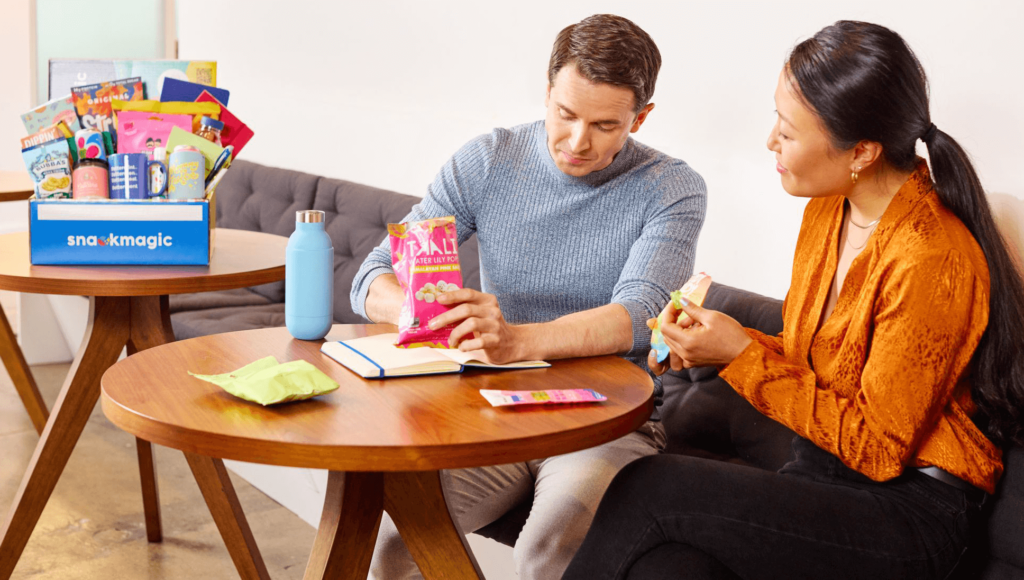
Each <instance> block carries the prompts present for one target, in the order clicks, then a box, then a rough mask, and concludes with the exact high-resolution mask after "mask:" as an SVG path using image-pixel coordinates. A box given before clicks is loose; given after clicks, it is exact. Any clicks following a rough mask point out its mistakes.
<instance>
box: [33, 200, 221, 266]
mask: <svg viewBox="0 0 1024 580" xmlns="http://www.w3.org/2000/svg"><path fill="white" fill-rule="evenodd" d="M214 207H215V205H214V199H213V196H212V195H210V196H208V197H207V198H206V199H195V200H174V201H150V200H106V199H102V200H92V199H90V200H49V199H34V198H33V199H30V200H29V248H30V251H31V260H32V263H33V264H35V265H44V264H45V265H178V266H207V265H209V263H210V256H211V254H212V252H213V231H214V230H213V226H212V224H214V223H215V218H214V216H213V215H211V214H213V213H214V211H212V210H213V209H214Z"/></svg>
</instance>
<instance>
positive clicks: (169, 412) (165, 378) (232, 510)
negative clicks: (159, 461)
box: [102, 325, 654, 580]
mask: <svg viewBox="0 0 1024 580" xmlns="http://www.w3.org/2000/svg"><path fill="white" fill-rule="evenodd" d="M393 329H394V327H391V326H388V325H344V326H343V325H336V326H335V327H334V328H333V330H332V332H331V334H330V335H328V339H332V340H343V339H348V338H355V337H358V336H366V335H367V334H376V333H380V332H389V331H393ZM321 344H322V341H302V340H295V339H293V338H292V337H291V336H289V334H288V331H287V330H285V329H284V328H268V329H261V330H248V331H242V332H232V333H226V334H217V335H212V336H205V337H201V338H195V339H190V340H183V341H181V342H176V343H173V344H167V345H164V346H160V347H157V348H153V349H150V350H148V351H146V352H143V353H139V354H137V355H135V356H132V357H129V358H127V359H125V360H123V361H121V362H119V363H117V364H115V365H114V366H113V367H111V368H110V370H109V371H107V373H106V374H105V375H104V376H103V397H102V405H103V412H104V413H105V414H106V415H107V417H108V418H109V419H110V420H111V421H112V422H113V423H114V424H115V425H117V426H118V427H120V428H122V429H124V430H125V431H127V432H129V433H131V434H133V435H135V436H136V437H139V438H141V439H145V440H148V441H153V442H154V443H159V444H160V445H165V446H168V447H172V448H175V449H180V450H182V451H184V452H185V457H186V458H187V459H188V461H189V465H190V466H191V467H192V472H193V474H195V477H196V481H198V482H199V486H200V487H201V488H202V491H203V496H204V498H205V499H206V502H207V504H208V505H209V507H210V511H211V513H213V515H214V518H215V519H216V521H217V526H218V528H219V529H220V532H221V535H222V537H223V538H224V542H225V544H227V547H228V551H229V552H230V554H231V557H232V560H233V561H234V563H235V566H236V568H237V569H238V572H239V574H240V575H241V577H242V578H246V579H249V578H253V579H256V578H260V579H262V578H268V577H269V576H268V574H267V569H266V566H265V565H264V563H263V560H262V558H261V557H260V553H259V549H258V548H257V546H256V543H255V541H254V540H253V537H252V533H251V532H250V530H249V527H248V524H247V523H246V521H245V516H244V515H243V514H242V510H241V507H240V506H239V504H238V499H237V498H236V497H235V496H234V492H233V491H232V490H231V488H230V482H229V481H228V477H227V472H226V471H225V469H224V464H223V462H222V461H221V458H226V459H236V460H239V461H249V462H254V463H265V464H270V465H285V466H293V467H309V468H316V469H327V470H330V474H329V476H328V483H327V498H326V502H325V504H324V510H323V514H322V516H321V520H320V528H319V530H318V531H317V536H316V540H315V542H314V545H313V550H312V553H311V554H310V558H309V564H308V565H307V567H306V573H305V578H306V579H307V580H311V579H319V578H331V579H334V578H359V579H365V578H366V574H367V570H368V568H369V565H370V557H371V555H372V553H373V546H374V541H375V539H376V537H377V531H378V527H379V525H380V520H381V514H382V510H385V509H386V510H387V511H388V514H390V515H391V517H392V518H393V519H394V521H395V525H396V526H398V529H399V531H400V532H401V534H402V538H403V540H404V541H405V544H406V546H408V547H409V550H410V552H412V554H413V557H414V558H415V559H416V563H417V564H418V565H419V567H420V570H421V571H422V572H423V575H424V576H425V577H426V578H479V577H480V572H479V569H478V568H477V566H476V563H475V561H474V559H473V556H472V552H471V551H470V549H469V546H468V545H467V544H466V543H465V537H464V536H463V535H462V533H461V532H460V530H459V529H458V526H457V525H456V524H455V523H454V522H453V521H452V518H451V516H450V515H449V513H448V508H447V504H446V502H445V498H444V493H443V488H442V486H441V479H440V471H439V470H442V469H456V468H462V467H475V466H481V465H500V464H504V463H512V462H518V461H527V460H530V459H537V458H541V457H550V456H552V455H559V454H563V453H569V452H572V451H578V450H580V449H586V448H588V447H593V446H596V445H600V444H602V443H605V442H608V441H612V440H614V439H617V438H619V437H622V436H624V435H626V434H628V433H631V432H632V431H634V430H636V428H637V427H639V426H640V425H642V424H643V423H644V421H646V420H647V419H648V417H650V414H651V412H652V410H653V408H654V402H653V394H654V387H653V383H652V382H651V379H650V377H649V376H648V375H647V373H645V372H644V371H643V370H641V369H640V368H638V367H637V366H635V365H634V364H632V363H630V362H628V361H626V360H624V359H621V358H619V357H614V356H606V357H593V358H584V359H571V360H562V361H555V362H554V363H553V364H552V367H551V368H547V369H531V370H517V371H477V370H471V371H466V372H465V373H463V374H451V375H434V376H421V377H404V378H396V379H387V380H380V381H368V380H364V379H362V378H361V377H359V376H357V375H355V374H354V373H351V372H349V371H348V370H347V369H345V368H344V367H342V366H341V365H339V364H338V363H336V362H334V361H333V360H331V359H330V358H328V357H327V356H325V355H323V354H322V353H321V352H320V345H321ZM268 355H273V356H274V357H276V358H277V360H278V361H280V362H285V361H290V360H297V359H304V360H307V361H309V362H310V363H312V364H314V365H315V366H317V367H318V368H319V369H320V370H322V371H323V372H325V373H327V374H328V375H329V376H330V377H331V378H333V379H334V380H335V381H337V382H338V384H339V385H340V388H339V389H338V390H336V391H334V392H332V393H329V394H327V395H324V396H321V397H318V398H316V399H313V400H309V401H303V402H297V403H290V404H285V405H278V406H271V407H261V406H260V405H256V404H252V403H248V402H246V401H243V400H241V399H237V398H235V397H233V396H232V395H229V394H228V393H226V392H224V391H223V390H221V389H220V388H218V387H217V386H215V385H212V384H210V383H207V382H205V381H201V380H199V379H197V378H194V377H191V376H189V375H188V371H192V372H194V373H198V374H220V373H224V372H230V371H232V370H234V369H237V368H239V367H241V366H243V365H245V364H248V363H250V362H252V361H254V360H257V359H260V358H263V357H265V356H268ZM554 388H559V389H574V388H576V389H579V388H589V389H595V390H597V391H598V392H600V393H601V394H603V395H605V396H607V397H608V401H606V402H604V403H599V404H592V405H571V406H561V405H559V406H555V405H535V406H528V407H522V406H520V407H497V408H495V407H491V406H490V404H489V403H488V402H487V401H486V400H485V399H484V398H483V396H481V395H480V393H479V392H478V391H479V390H480V389H498V390H540V389H554ZM225 482H228V484H229V485H224V484H225Z"/></svg>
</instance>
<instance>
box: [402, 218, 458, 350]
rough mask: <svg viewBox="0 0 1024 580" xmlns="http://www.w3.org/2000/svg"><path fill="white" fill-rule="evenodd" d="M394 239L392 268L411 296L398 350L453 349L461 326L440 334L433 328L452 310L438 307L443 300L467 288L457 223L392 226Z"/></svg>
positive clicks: (444, 220)
mask: <svg viewBox="0 0 1024 580" xmlns="http://www.w3.org/2000/svg"><path fill="white" fill-rule="evenodd" d="M388 234H389V237H390V238H391V263H392V265H393V266H394V269H395V276H397V277H398V283H399V284H400V285H401V286H402V290H404V291H405V300H404V301H403V302H402V311H401V313H400V314H399V316H398V342H396V343H395V346H397V347H399V348H418V347H422V346H426V347H431V348H448V337H449V336H451V333H452V330H453V329H454V328H455V325H454V324H449V325H447V326H445V327H443V328H438V329H437V330H431V329H430V327H429V326H428V325H429V324H430V321H431V320H433V319H434V317H435V316H437V315H438V314H441V313H442V312H447V311H448V310H450V307H448V306H442V305H441V304H440V303H439V302H437V297H438V296H439V295H440V294H442V293H444V292H451V291H453V290H458V289H460V288H462V270H461V269H460V268H459V252H458V249H459V238H458V235H457V234H456V231H455V218H454V217H452V216H448V217H442V218H436V219H430V220H424V221H421V222H408V223H404V224H388Z"/></svg>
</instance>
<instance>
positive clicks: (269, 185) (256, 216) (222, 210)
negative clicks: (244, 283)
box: [217, 161, 321, 302]
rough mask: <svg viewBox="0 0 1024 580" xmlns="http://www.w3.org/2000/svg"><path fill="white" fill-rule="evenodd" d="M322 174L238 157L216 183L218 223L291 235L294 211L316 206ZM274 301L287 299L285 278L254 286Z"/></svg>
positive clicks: (237, 227) (222, 226)
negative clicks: (261, 163) (316, 196)
mask: <svg viewBox="0 0 1024 580" xmlns="http://www.w3.org/2000/svg"><path fill="white" fill-rule="evenodd" d="M320 179H321V178H320V177H318V176H316V175H310V174H308V173H302V172H299V171H291V170H288V169H278V168H276V167H267V166H264V165H260V164H258V163H250V162H248V161H235V162H234V163H232V164H231V170H230V171H228V172H227V173H225V174H224V179H222V180H221V183H220V185H218V186H217V227H221V228H228V229H233V230H249V231H254V232H266V233H270V234H277V235H279V236H285V237H287V236H290V235H292V232H293V231H295V212H296V211H299V210H303V209H311V208H312V207H313V198H314V196H315V195H316V187H317V183H318V182H319V181H320ZM252 290H253V292H256V293H257V294H260V295H262V296H266V297H267V298H269V299H270V300H271V301H273V302H282V301H284V282H272V283H270V284H263V285H260V286H254V287H253V289H252Z"/></svg>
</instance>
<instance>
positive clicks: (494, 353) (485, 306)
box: [430, 288, 524, 364]
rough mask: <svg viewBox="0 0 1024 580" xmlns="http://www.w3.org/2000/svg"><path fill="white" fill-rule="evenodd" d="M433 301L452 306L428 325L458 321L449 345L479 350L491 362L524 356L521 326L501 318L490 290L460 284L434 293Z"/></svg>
mask: <svg viewBox="0 0 1024 580" xmlns="http://www.w3.org/2000/svg"><path fill="white" fill-rule="evenodd" d="M437 301H438V302H439V303H440V304H443V305H445V306H451V307H452V309H451V310H449V311H448V312H445V313H443V314H439V315H438V316H436V317H435V318H434V319H433V320H431V321H430V328H431V329H432V330H436V329H438V328H441V327H443V326H445V325H448V324H458V326H456V327H455V328H454V329H453V330H452V334H451V338H449V340H448V344H449V346H451V348H458V349H459V350H461V351H466V352H468V351H471V350H480V351H483V353H484V355H485V356H486V358H487V360H488V361H489V362H491V363H494V364H505V363H510V362H515V361H520V360H524V359H523V358H522V357H523V349H522V341H521V340H520V337H521V332H520V330H521V329H519V328H518V327H516V326H513V325H511V324H509V323H508V322H506V321H505V317H504V316H503V315H502V314H501V307H500V306H499V305H498V298H497V297H495V296H494V295H493V294H484V293H483V292H478V291H476V290H473V289H472V288H463V289H461V290H456V291H454V292H444V293H442V294H440V295H438V297H437ZM460 321H461V323H460Z"/></svg>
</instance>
